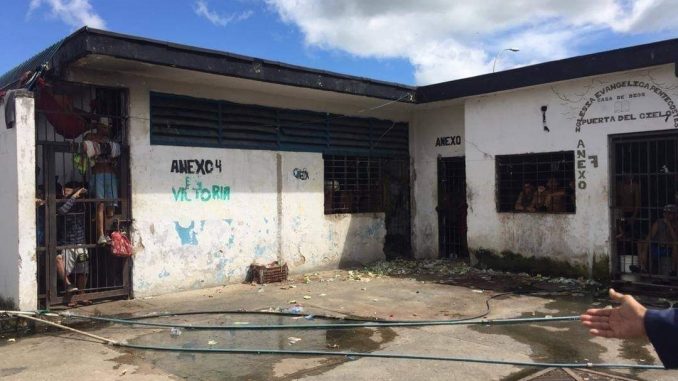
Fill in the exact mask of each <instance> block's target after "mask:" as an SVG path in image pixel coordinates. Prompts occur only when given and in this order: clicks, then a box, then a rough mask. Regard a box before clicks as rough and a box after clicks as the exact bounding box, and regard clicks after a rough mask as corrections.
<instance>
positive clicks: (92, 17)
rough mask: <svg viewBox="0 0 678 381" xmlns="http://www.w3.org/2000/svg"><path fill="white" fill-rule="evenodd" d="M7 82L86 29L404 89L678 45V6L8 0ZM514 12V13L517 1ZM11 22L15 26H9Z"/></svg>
mask: <svg viewBox="0 0 678 381" xmlns="http://www.w3.org/2000/svg"><path fill="white" fill-rule="evenodd" d="M3 3H4V4H3V7H2V10H3V20H4V21H3V23H1V24H0V31H1V32H2V35H3V36H10V38H8V39H4V41H3V46H2V55H0V73H4V72H5V71H7V70H9V69H10V68H12V67H14V66H16V65H17V64H19V63H20V62H21V61H23V60H24V59H26V58H28V57H30V56H31V55H33V54H35V53H37V52H38V51H40V50H42V49H44V48H45V47H47V46H48V45H50V44H52V43H54V42H55V41H57V40H59V39H60V38H62V37H64V36H66V35H68V34H70V33H72V32H73V31H75V30H76V29H78V28H79V27H80V26H82V25H85V24H87V25H90V26H93V27H102V28H104V29H107V30H111V31H114V32H119V33H127V34H132V35H138V36H143V37H149V38H155V39H160V40H167V41H172V42H177V43H183V44H188V45H194V46H199V47H205V48H212V49H217V50H224V51H229V52H233V53H239V54H244V55H249V56H254V57H260V58H265V59H270V60H277V61H283V62H286V63H290V64H296V65H302V66H308V67H313V68H318V69H324V70H330V71H336V72H341V73H346V74H352V75H357V76H363V77H369V78H374V79H379V80H385V81H392V82H399V83H405V84H426V83H435V82H442V81H445V80H450V79H456V78H462V77H468V76H472V75H478V74H483V73H487V72H490V71H491V70H492V69H491V68H492V64H493V63H494V58H495V57H496V55H497V52H500V51H501V50H502V49H504V48H509V47H510V48H516V49H520V51H519V52H517V53H511V52H504V53H503V54H502V55H501V56H500V59H499V60H498V62H497V69H498V70H502V69H507V68H511V67H516V66H521V65H528V64H533V63H538V62H544V61H548V60H553V59H559V58H565V57H570V56H574V55H580V54H586V53H591V52H597V51H603V50H609V49H614V48H619V47H625V46H631V45H636V44H641V43H646V42H653V41H659V40H664V39H669V38H675V37H678V17H673V16H671V15H673V14H674V13H675V9H678V0H638V1H630V0H616V1H615V0H597V1H596V2H590V1H588V0H586V1H584V0H569V1H568V2H563V1H559V0H524V1H522V2H521V4H522V5H523V6H522V8H516V7H515V6H512V5H511V3H512V2H507V1H499V0H484V1H482V2H476V3H481V4H474V3H470V4H467V3H468V2H466V1H464V2H461V1H460V2H455V1H448V0H421V1H409V0H388V1H387V0H372V1H361V0H231V1H227V0H164V1H161V0H5V1H4V2H3ZM514 4H515V3H514ZM7 20H11V22H8V21H7Z"/></svg>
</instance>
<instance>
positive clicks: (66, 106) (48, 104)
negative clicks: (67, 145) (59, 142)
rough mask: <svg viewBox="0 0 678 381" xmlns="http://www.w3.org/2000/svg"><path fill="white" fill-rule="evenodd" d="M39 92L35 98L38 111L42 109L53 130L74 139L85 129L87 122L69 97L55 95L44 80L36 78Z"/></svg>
mask: <svg viewBox="0 0 678 381" xmlns="http://www.w3.org/2000/svg"><path fill="white" fill-rule="evenodd" d="M38 87H39V88H40V93H39V94H38V97H37V99H36V106H37V108H38V111H42V112H43V113H44V114H45V117H46V118H47V121H49V123H50V124H51V125H52V126H53V127H54V130H55V131H56V132H57V133H58V134H59V135H61V136H63V137H64V138H66V139H74V138H77V137H78V136H80V135H82V133H83V132H85V131H86V130H87V123H86V121H85V119H84V118H83V117H81V116H80V115H78V112H77V111H76V110H75V109H74V108H73V104H72V100H71V98H70V97H67V96H63V97H59V98H57V97H55V96H54V94H52V92H51V90H50V89H49V88H48V87H47V85H46V84H45V82H44V81H43V80H42V79H40V80H38Z"/></svg>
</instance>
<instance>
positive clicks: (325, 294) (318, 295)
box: [318, 294, 327, 296]
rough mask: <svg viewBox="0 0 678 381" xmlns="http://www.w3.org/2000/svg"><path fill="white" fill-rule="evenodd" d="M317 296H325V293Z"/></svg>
mask: <svg viewBox="0 0 678 381" xmlns="http://www.w3.org/2000/svg"><path fill="white" fill-rule="evenodd" d="M318 296H327V294H320V295H318Z"/></svg>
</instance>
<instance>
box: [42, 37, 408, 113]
mask: <svg viewBox="0 0 678 381" xmlns="http://www.w3.org/2000/svg"><path fill="white" fill-rule="evenodd" d="M87 55H99V56H109V57H114V58H119V59H123V60H131V61H137V62H143V63H148V64H153V65H160V66H168V67H173V68H180V69H186V70H193V71H198V72H204V73H210V74H217V75H223V76H229V77H236V78H243V79H250V80H256V81H263V82H270V83H276V84H281V85H287V86H297V87H304V88H310V89H318V90H325V91H334V92H339V93H344V94H351V95H361V96H366V97H371V98H379V99H387V100H398V101H400V102H405V103H414V102H415V93H416V88H415V87H412V86H406V85H401V84H395V83H390V82H383V81H376V80H372V79H368V78H362V77H355V76H349V75H344V74H338V73H333V72H329V71H323V70H315V69H309V68H304V67H299V66H294V65H288V64H284V63H280V62H274V61H268V60H263V59H258V58H252V57H246V56H241V55H236V54H231V53H225V52H220V51H216V50H209V49H202V48H196V47H191V46H187V45H180V44H173V43H169V42H164V41H158V40H151V39H146V38H140V37H135V36H129V35H124V34H118V33H112V32H107V31H102V30H97V29H91V28H87V27H85V28H82V29H80V30H78V31H77V32H75V33H73V34H72V35H71V36H69V37H67V38H66V39H65V40H64V41H63V42H62V44H61V46H60V47H59V49H58V51H57V52H56V53H55V54H54V56H53V57H52V60H51V69H52V70H53V73H54V75H56V76H59V77H62V76H64V74H65V71H66V70H67V69H68V66H69V65H70V64H71V63H73V62H76V61H78V60H79V59H81V58H83V57H85V56H87Z"/></svg>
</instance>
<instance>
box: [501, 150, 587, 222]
mask: <svg viewBox="0 0 678 381" xmlns="http://www.w3.org/2000/svg"><path fill="white" fill-rule="evenodd" d="M496 172H497V211H498V212H531V213H575V210H576V198H575V193H576V191H575V183H574V176H575V169H574V152H573V151H563V152H548V153H533V154H521V155H498V156H496Z"/></svg>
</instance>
